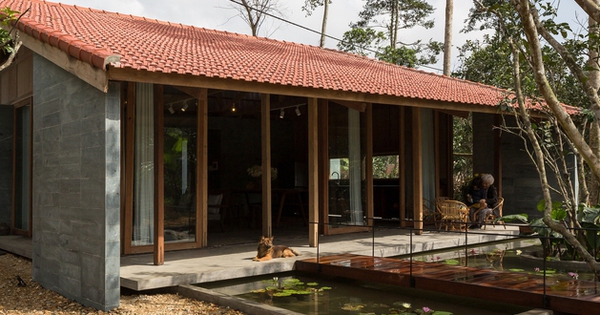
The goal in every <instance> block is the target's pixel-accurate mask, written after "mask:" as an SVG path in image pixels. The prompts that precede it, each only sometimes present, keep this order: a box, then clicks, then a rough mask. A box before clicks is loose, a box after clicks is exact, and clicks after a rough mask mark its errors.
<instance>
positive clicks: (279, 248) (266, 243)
mask: <svg viewBox="0 0 600 315" xmlns="http://www.w3.org/2000/svg"><path fill="white" fill-rule="evenodd" d="M257 251H258V253H257V254H256V257H254V258H253V259H252V260H254V261H265V260H271V259H273V258H287V257H294V256H300V254H298V253H297V252H296V251H295V250H293V249H291V248H289V247H287V246H284V245H276V246H275V245H273V236H271V237H264V236H263V237H261V238H260V241H259V242H258V250H257Z"/></svg>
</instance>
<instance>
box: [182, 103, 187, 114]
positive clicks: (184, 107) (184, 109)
mask: <svg viewBox="0 0 600 315" xmlns="http://www.w3.org/2000/svg"><path fill="white" fill-rule="evenodd" d="M187 109H188V103H187V102H185V103H183V106H181V111H182V112H185V111H186V110H187Z"/></svg>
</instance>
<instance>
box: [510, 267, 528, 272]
mask: <svg viewBox="0 0 600 315" xmlns="http://www.w3.org/2000/svg"><path fill="white" fill-rule="evenodd" d="M508 270H510V271H512V272H523V271H525V269H521V268H510V269H508Z"/></svg>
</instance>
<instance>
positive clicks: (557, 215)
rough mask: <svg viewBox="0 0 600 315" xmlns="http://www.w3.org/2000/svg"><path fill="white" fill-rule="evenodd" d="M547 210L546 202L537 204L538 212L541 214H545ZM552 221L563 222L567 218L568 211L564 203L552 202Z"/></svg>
mask: <svg viewBox="0 0 600 315" xmlns="http://www.w3.org/2000/svg"><path fill="white" fill-rule="evenodd" d="M545 209H546V202H545V201H544V200H543V199H542V200H540V201H539V202H538V204H537V210H538V211H539V212H544V210H545ZM551 215H552V219H553V220H556V221H562V220H564V219H565V218H566V217H567V211H566V210H565V208H564V207H563V203H562V202H560V201H554V202H552V211H551Z"/></svg>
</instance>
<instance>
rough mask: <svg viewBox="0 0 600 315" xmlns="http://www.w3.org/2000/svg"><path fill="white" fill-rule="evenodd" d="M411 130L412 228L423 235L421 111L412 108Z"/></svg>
mask: <svg viewBox="0 0 600 315" xmlns="http://www.w3.org/2000/svg"><path fill="white" fill-rule="evenodd" d="M412 123H413V126H412V130H413V145H412V149H413V181H412V182H413V227H414V228H415V229H416V231H415V233H416V234H419V235H420V234H423V144H422V142H423V135H422V130H421V129H422V123H421V109H420V108H417V107H413V108H412Z"/></svg>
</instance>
